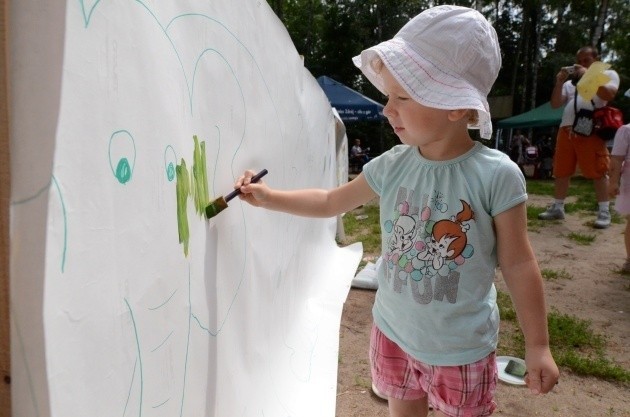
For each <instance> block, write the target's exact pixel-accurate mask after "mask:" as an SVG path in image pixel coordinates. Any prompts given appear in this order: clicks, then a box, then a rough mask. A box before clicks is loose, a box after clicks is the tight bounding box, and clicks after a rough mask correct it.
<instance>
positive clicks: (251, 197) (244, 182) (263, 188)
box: [234, 170, 271, 207]
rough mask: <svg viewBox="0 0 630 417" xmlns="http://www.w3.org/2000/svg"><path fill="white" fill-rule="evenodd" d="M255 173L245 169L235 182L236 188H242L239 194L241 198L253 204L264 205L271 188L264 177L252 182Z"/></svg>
mask: <svg viewBox="0 0 630 417" xmlns="http://www.w3.org/2000/svg"><path fill="white" fill-rule="evenodd" d="M254 175H256V173H255V172H254V171H251V170H247V171H245V173H244V174H243V175H241V176H240V177H239V178H238V179H237V180H236V182H235V183H234V189H235V190H238V189H240V190H241V194H239V196H238V198H240V199H241V200H243V201H246V202H247V203H249V204H251V205H252V206H256V207H264V206H265V202H266V201H267V199H268V197H269V193H270V192H271V189H270V188H269V187H268V186H267V185H266V184H265V183H264V182H263V180H262V179H260V180H258V182H256V183H253V182H251V180H252V177H253V176H254Z"/></svg>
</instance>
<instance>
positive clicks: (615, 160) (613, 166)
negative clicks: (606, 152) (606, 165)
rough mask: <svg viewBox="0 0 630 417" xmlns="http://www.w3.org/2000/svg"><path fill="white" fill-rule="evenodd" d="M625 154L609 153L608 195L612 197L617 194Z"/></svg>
mask: <svg viewBox="0 0 630 417" xmlns="http://www.w3.org/2000/svg"><path fill="white" fill-rule="evenodd" d="M624 159H625V156H623V155H611V156H610V173H609V175H610V178H609V179H608V195H609V196H610V197H611V198H614V197H615V196H616V195H617V194H619V178H620V177H621V166H622V164H623V161H624Z"/></svg>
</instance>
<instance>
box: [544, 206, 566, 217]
mask: <svg viewBox="0 0 630 417" xmlns="http://www.w3.org/2000/svg"><path fill="white" fill-rule="evenodd" d="M538 218H539V219H540V220H562V219H564V209H563V208H560V207H559V206H558V205H557V204H551V205H550V206H549V207H547V210H546V211H545V212H543V213H540V214H539V215H538Z"/></svg>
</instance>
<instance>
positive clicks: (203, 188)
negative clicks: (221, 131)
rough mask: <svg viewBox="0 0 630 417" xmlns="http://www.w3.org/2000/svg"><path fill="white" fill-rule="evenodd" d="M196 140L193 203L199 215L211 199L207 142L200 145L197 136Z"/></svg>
mask: <svg viewBox="0 0 630 417" xmlns="http://www.w3.org/2000/svg"><path fill="white" fill-rule="evenodd" d="M193 139H194V140H195V151H194V155H193V167H192V178H191V182H192V185H193V189H192V191H193V201H194V202H195V211H196V212H197V214H203V213H204V211H205V209H206V206H207V205H208V201H210V197H209V196H208V171H207V169H206V142H201V144H199V139H197V136H196V135H195V136H193Z"/></svg>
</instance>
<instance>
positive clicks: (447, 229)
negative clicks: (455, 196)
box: [417, 200, 475, 270]
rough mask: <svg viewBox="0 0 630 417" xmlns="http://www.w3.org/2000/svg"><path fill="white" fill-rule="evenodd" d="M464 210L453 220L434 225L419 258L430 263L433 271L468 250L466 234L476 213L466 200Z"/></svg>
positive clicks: (463, 202) (445, 220)
mask: <svg viewBox="0 0 630 417" xmlns="http://www.w3.org/2000/svg"><path fill="white" fill-rule="evenodd" d="M459 201H460V202H461V203H462V206H463V208H462V210H461V211H460V212H459V213H457V216H455V217H454V218H452V219H444V220H440V221H438V222H436V223H435V224H434V225H433V230H432V231H431V235H430V236H429V239H427V242H426V247H425V248H424V250H423V251H421V252H419V253H418V255H417V258H418V259H419V260H422V261H426V262H427V263H430V264H431V266H432V267H433V269H435V270H439V269H440V268H442V266H443V265H444V264H445V263H446V261H449V260H453V259H455V258H457V257H458V256H460V255H461V254H462V252H463V251H464V248H466V244H467V243H468V238H467V235H466V232H467V231H468V229H470V225H469V224H468V222H469V221H471V220H474V218H475V213H474V212H473V211H472V208H471V207H470V204H468V203H467V202H466V201H464V200H459Z"/></svg>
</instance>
